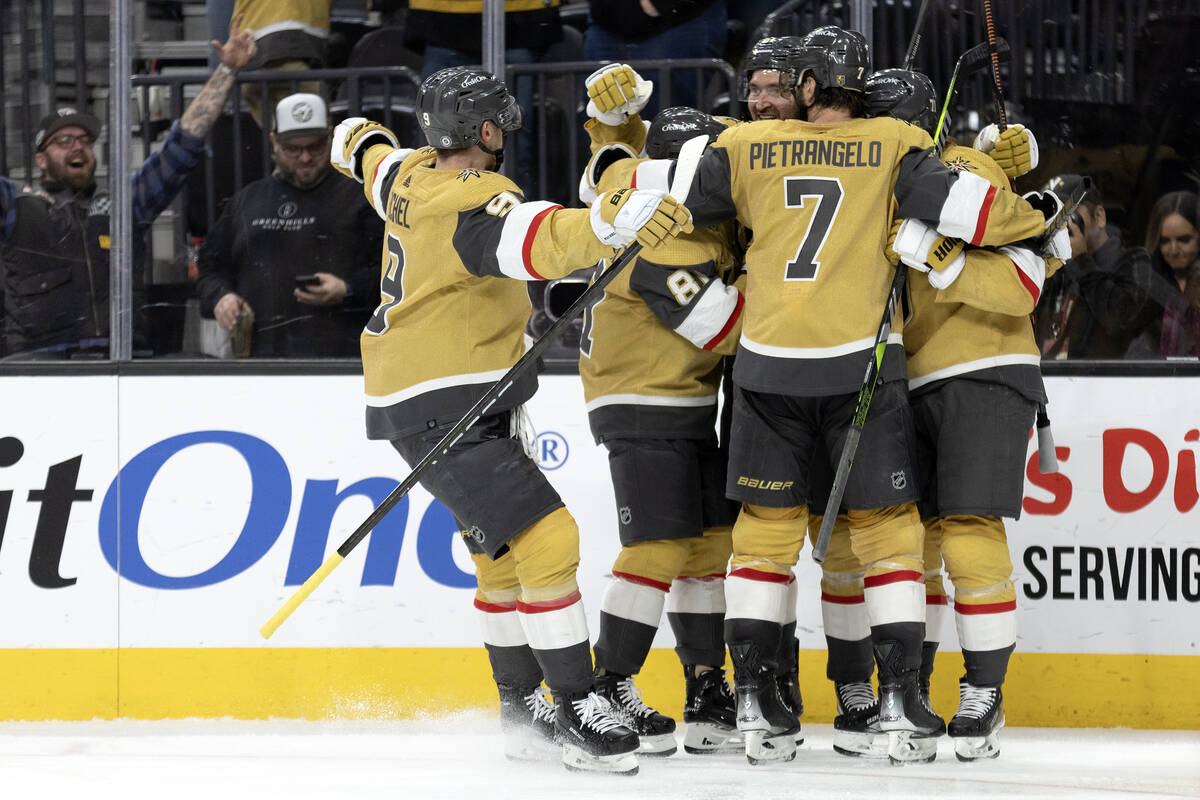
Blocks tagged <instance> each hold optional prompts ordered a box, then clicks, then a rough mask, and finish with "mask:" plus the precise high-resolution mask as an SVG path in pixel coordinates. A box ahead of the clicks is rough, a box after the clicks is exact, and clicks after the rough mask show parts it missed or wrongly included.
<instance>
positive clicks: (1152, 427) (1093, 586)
mask: <svg viewBox="0 0 1200 800" xmlns="http://www.w3.org/2000/svg"><path fill="white" fill-rule="evenodd" d="M1047 384H1048V389H1049V392H1050V395H1051V398H1052V404H1051V406H1050V414H1051V417H1052V419H1053V421H1054V434H1055V438H1056V440H1057V445H1058V455H1059V459H1060V462H1061V472H1060V473H1058V474H1056V475H1042V474H1041V473H1039V472H1038V471H1037V469H1036V455H1035V454H1034V453H1033V445H1032V444H1031V445H1030V466H1029V469H1028V471H1027V482H1026V497H1025V502H1024V514H1023V516H1022V518H1021V520H1020V521H1019V522H1017V523H1014V524H1012V525H1010V529H1009V530H1010V542H1011V549H1012V553H1013V561H1014V567H1015V573H1014V581H1015V582H1016V584H1017V597H1018V612H1017V613H1018V631H1019V641H1018V652H1017V654H1016V655H1015V656H1014V660H1013V665H1012V669H1011V671H1010V678H1009V683H1008V685H1007V687H1006V699H1007V704H1008V718H1009V722H1010V724H1014V725H1079V726H1108V725H1120V726H1129V727H1147V728H1154V727H1161V728H1194V727H1196V726H1197V720H1198V719H1200V688H1198V687H1197V683H1196V681H1195V679H1194V678H1195V675H1196V674H1197V668H1198V667H1200V660H1197V657H1198V655H1200V649H1198V639H1200V613H1198V612H1200V606H1198V605H1197V603H1198V601H1200V536H1198V535H1197V532H1198V531H1200V509H1198V507H1197V506H1198V505H1200V504H1198V503H1197V499H1198V496H1200V495H1198V486H1200V484H1198V480H1197V468H1196V454H1197V452H1200V441H1198V440H1200V402H1197V401H1198V400H1200V380H1198V379H1194V378H1192V379H1189V378H1149V377H1147V378H1099V377H1088V378H1049V379H1047ZM361 385H362V378H361V376H356V375H319V376H312V375H303V376H302V375H269V376H268V375H257V376H236V377H235V376H178V375H173V376H122V377H120V378H118V377H116V376H114V375H94V376H86V377H78V376H72V377H52V376H28V375H26V376H21V377H15V376H5V377H2V378H0V393H2V394H0V396H2V397H3V398H4V400H3V410H4V414H3V418H2V422H0V598H2V603H3V608H4V609H5V612H6V613H5V623H4V625H3V626H0V651H2V652H0V676H2V677H3V679H4V685H5V686H6V687H9V691H7V692H5V693H4V696H3V697H2V698H0V719H31V720H40V719H90V718H93V717H98V718H111V717H138V718H162V717H192V716H197V717H208V716H215V717H222V716H231V717H237V718H263V717H271V716H282V717H306V718H354V717H372V718H375V717H408V716H414V715H420V714H423V713H436V712H440V711H443V710H447V709H453V708H466V707H472V706H481V705H482V706H486V705H491V704H493V703H494V691H495V690H494V687H492V686H491V685H490V680H489V679H488V676H489V669H488V665H487V661H486V657H485V656H484V654H483V651H482V649H481V648H479V647H478V641H479V632H478V623H477V620H476V619H475V617H474V614H473V611H472V608H471V602H470V601H471V597H472V593H473V586H474V581H473V579H472V577H471V574H470V562H469V559H468V558H467V556H466V551H465V548H463V547H462V545H461V542H459V541H458V538H457V536H456V535H455V533H454V527H455V526H454V523H453V520H452V519H451V517H450V515H449V514H448V512H446V510H445V509H444V508H443V507H442V506H441V505H440V504H438V503H435V502H433V501H432V500H431V498H430V497H429V495H428V494H426V493H425V492H424V491H423V490H421V489H417V490H414V491H413V492H412V494H411V495H410V496H409V497H408V498H407V499H406V500H404V501H402V502H401V503H400V504H399V505H398V506H397V507H396V509H395V510H394V511H393V512H392V513H391V514H390V515H389V516H388V517H387V518H386V519H385V520H384V522H383V523H381V524H380V526H379V527H378V528H377V529H376V531H375V532H374V533H373V534H372V535H371V536H370V537H368V539H366V540H365V541H364V542H363V543H362V544H361V545H360V546H359V547H358V548H357V549H356V550H355V551H354V552H353V553H352V554H351V555H350V556H349V557H348V558H347V559H346V561H345V562H344V563H343V564H342V565H341V566H340V567H338V568H337V569H336V570H334V571H333V573H332V574H331V575H330V576H329V577H328V578H327V579H326V580H325V581H324V582H323V583H322V584H321V585H320V586H319V587H318V589H317V590H316V592H315V593H314V594H313V596H312V597H310V598H309V599H308V600H307V601H305V602H304V603H303V604H302V605H301V606H300V607H299V609H298V610H297V611H296V612H295V614H293V615H292V617H291V618H290V619H289V620H288V621H287V622H285V623H284V624H283V626H282V627H281V628H280V629H279V631H278V632H277V633H276V634H275V635H274V636H273V637H272V639H271V640H269V641H264V640H263V639H262V638H261V637H260V636H259V634H258V628H259V627H260V626H261V625H262V623H263V622H265V621H266V619H267V618H268V617H270V616H271V614H273V613H274V612H275V611H276V610H277V609H278V608H279V606H280V605H281V604H282V603H283V602H284V601H285V600H286V599H287V598H288V597H289V596H290V595H291V593H292V592H293V591H294V590H295V588H296V587H297V586H298V585H299V584H300V583H302V582H303V580H304V579H305V578H306V577H307V576H308V575H309V574H311V573H312V571H313V570H315V569H316V568H317V567H318V566H319V565H320V564H321V562H322V561H323V559H324V558H325V555H326V554H327V553H329V552H331V551H332V550H333V549H334V548H335V547H337V545H339V544H340V543H341V542H342V541H343V540H344V539H345V538H346V537H347V536H348V535H349V533H350V532H351V531H352V530H353V529H354V528H355V527H356V526H357V525H358V523H359V522H361V521H362V519H363V518H365V517H366V516H367V514H369V513H370V511H371V509H372V508H373V506H374V504H376V503H378V502H379V501H381V500H382V499H383V497H384V496H386V494H387V493H388V492H389V491H390V490H391V489H392V488H393V487H394V486H395V485H396V484H397V482H398V481H399V480H400V479H402V478H403V477H404V475H405V474H407V468H406V466H405V465H404V464H403V462H401V461H400V460H399V458H398V456H396V454H395V452H394V451H393V450H392V449H391V447H390V446H388V445H387V444H386V443H381V442H368V441H367V440H366V439H365V438H364V434H363V423H362V398H361ZM530 412H531V415H532V418H533V423H534V427H535V429H536V431H537V434H538V435H537V440H536V442H535V446H536V450H537V455H538V459H539V463H540V464H541V465H542V468H543V469H544V470H545V471H546V474H547V476H548V477H549V478H550V480H551V481H552V482H553V483H554V484H555V486H557V487H558V489H559V491H560V492H561V494H562V495H563V498H564V500H565V501H566V503H567V506H568V508H570V509H571V511H572V513H573V514H574V516H575V518H576V519H577V520H578V521H579V523H580V528H581V533H582V536H581V539H582V545H581V546H582V562H581V567H580V582H581V587H582V591H583V596H584V599H585V603H586V605H587V607H588V611H589V621H590V624H591V626H592V630H593V633H594V632H595V630H596V625H597V622H598V611H599V599H600V597H601V595H602V593H603V591H604V587H605V582H606V580H607V579H608V578H607V575H608V570H609V567H610V566H611V563H612V559H613V557H614V556H615V554H616V551H617V542H616V536H615V528H616V512H615V509H614V507H613V500H612V491H611V487H610V485H609V479H608V472H607V461H606V457H605V453H604V451H603V449H602V448H597V447H596V446H595V445H594V444H593V443H592V440H591V436H590V433H589V432H588V429H587V421H586V417H585V414H584V410H583V399H582V391H581V389H580V386H579V380H578V378H577V377H575V376H544V377H543V378H542V388H541V391H540V392H539V394H538V396H537V397H536V398H535V400H534V401H533V402H532V403H531V404H530ZM797 574H798V579H799V581H800V586H801V593H800V603H799V608H798V621H799V626H798V628H799V630H798V635H799V636H800V640H801V647H802V648H803V650H804V652H803V653H802V659H801V662H802V663H801V670H802V675H801V679H802V686H803V688H804V690H805V704H806V709H807V716H808V718H809V719H811V720H813V721H828V720H830V719H832V715H833V703H832V691H831V688H830V686H829V684H828V682H827V681H826V680H825V677H824V639H823V635H822V631H821V622H820V609H819V604H818V602H817V600H818V597H819V590H818V588H817V581H818V575H819V572H818V570H817V569H816V567H815V566H814V565H813V564H812V562H811V560H810V559H809V557H808V553H807V551H805V553H804V554H802V556H801V562H800V564H799V565H798V568H797ZM664 627H665V626H664ZM942 641H943V645H942V654H941V655H940V656H939V661H938V669H937V671H936V672H935V675H934V691H935V705H936V706H938V707H939V708H940V709H942V710H945V709H949V708H953V705H954V702H955V698H956V689H955V686H956V680H957V677H958V674H959V672H960V657H959V655H958V653H957V652H955V648H956V647H957V645H956V639H955V636H954V632H953V629H952V625H949V624H948V626H947V629H946V630H945V631H943V636H942ZM672 645H673V642H672V640H671V637H670V634H669V632H666V633H660V635H659V638H658V639H657V640H656V642H655V646H656V648H658V649H656V650H655V652H654V653H653V654H652V656H651V660H650V662H649V664H648V665H647V668H646V670H645V671H644V673H643V676H642V678H641V679H640V680H639V683H641V684H642V685H643V686H644V688H645V689H646V694H647V699H648V700H649V701H650V702H652V703H657V704H660V705H661V706H662V707H663V708H664V710H667V711H672V710H674V711H676V712H677V711H678V710H679V707H680V706H681V703H682V681H681V680H680V679H679V677H680V673H679V666H678V663H677V661H676V660H675V657H674V654H673V652H672V651H671V650H670V648H671V646H672Z"/></svg>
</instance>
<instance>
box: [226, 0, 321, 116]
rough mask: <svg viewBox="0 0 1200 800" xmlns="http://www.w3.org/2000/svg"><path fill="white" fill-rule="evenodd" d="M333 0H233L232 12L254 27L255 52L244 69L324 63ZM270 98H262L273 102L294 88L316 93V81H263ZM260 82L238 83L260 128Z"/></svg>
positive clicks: (299, 67) (311, 66) (293, 67)
mask: <svg viewBox="0 0 1200 800" xmlns="http://www.w3.org/2000/svg"><path fill="white" fill-rule="evenodd" d="M332 5H333V0H236V2H235V3H234V7H233V15H234V16H235V17H236V16H238V15H239V14H240V15H242V16H244V18H245V22H246V24H247V25H249V26H250V27H251V28H253V29H254V30H255V35H254V38H255V41H256V42H257V44H258V55H257V56H255V58H254V60H253V61H251V62H250V63H249V64H247V65H246V69H274V70H302V69H319V68H321V67H323V66H325V55H326V51H327V50H328V46H329V9H330V7H331V6H332ZM266 86H267V89H268V91H269V92H270V97H269V98H268V99H267V100H266V101H265V102H269V103H270V104H271V105H272V106H274V105H276V104H277V103H278V102H279V101H280V100H281V99H282V98H283V97H284V95H288V94H291V93H292V92H294V91H299V92H316V91H318V90H319V89H320V83H319V82H317V81H300V82H298V83H297V84H296V88H295V89H293V88H291V86H290V85H289V84H288V82H286V81H280V82H273V83H268V84H266ZM262 87H263V85H262V84H259V83H247V84H243V85H242V97H243V98H244V99H245V101H246V105H247V106H249V110H250V115H251V116H252V117H254V121H255V122H257V123H258V126H259V127H260V128H261V127H262V124H263V118H262V109H263V103H264V100H263V96H262V93H263V92H262Z"/></svg>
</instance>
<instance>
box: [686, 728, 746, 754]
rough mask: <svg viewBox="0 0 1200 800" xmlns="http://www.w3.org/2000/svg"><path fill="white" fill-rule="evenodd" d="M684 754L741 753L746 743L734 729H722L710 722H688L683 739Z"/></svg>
mask: <svg viewBox="0 0 1200 800" xmlns="http://www.w3.org/2000/svg"><path fill="white" fill-rule="evenodd" d="M683 749H684V752H687V753H692V754H694V755H719V754H723V753H742V752H745V750H746V741H745V739H743V738H742V735H741V733H739V732H738V730H737V729H736V728H722V727H721V726H719V725H715V724H713V723H711V722H690V723H688V726H687V733H686V734H685V735H684V737H683Z"/></svg>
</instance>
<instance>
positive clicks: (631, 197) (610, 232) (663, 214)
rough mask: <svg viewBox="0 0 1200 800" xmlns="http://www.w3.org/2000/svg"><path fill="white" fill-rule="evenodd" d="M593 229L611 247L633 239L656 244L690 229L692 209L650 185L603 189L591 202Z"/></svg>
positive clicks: (688, 231)
mask: <svg viewBox="0 0 1200 800" xmlns="http://www.w3.org/2000/svg"><path fill="white" fill-rule="evenodd" d="M591 222H592V231H593V232H594V233H595V234H596V238H597V239H599V240H600V241H601V242H603V243H604V244H606V245H609V246H610V247H623V246H624V245H627V244H629V243H630V242H632V241H633V240H634V239H637V240H638V241H639V242H641V243H642V246H643V247H655V246H657V245H659V244H662V243H663V242H665V241H666V240H667V239H670V238H671V237H673V236H675V235H677V234H679V233H680V232H683V233H690V232H691V231H692V212H690V211H688V210H687V207H686V206H684V205H683V204H682V203H680V202H679V201H678V200H676V199H675V198H674V197H671V195H669V194H664V193H662V192H657V191H653V190H650V189H618V190H616V191H614V192H605V193H604V194H602V195H600V196H599V197H597V198H596V200H595V201H594V202H593V203H592V211H591Z"/></svg>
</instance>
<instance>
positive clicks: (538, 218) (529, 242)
mask: <svg viewBox="0 0 1200 800" xmlns="http://www.w3.org/2000/svg"><path fill="white" fill-rule="evenodd" d="M556 208H562V206H560V205H558V204H557V203H548V202H546V201H545V200H532V201H529V202H527V203H520V204H518V205H517V206H516V207H514V208H513V210H512V211H509V212H508V214H507V215H506V216H505V217H504V227H503V228H502V229H501V231H500V243H499V244H498V245H497V246H496V263H497V264H498V265H499V266H500V271H501V272H502V273H504V275H505V276H506V277H509V278H515V279H517V280H519V281H541V280H545V278H543V277H542V276H541V275H539V274H538V273H537V272H535V271H534V269H533V263H532V260H531V255H532V252H533V240H534V237H535V236H537V230H538V227H539V226H540V225H541V224H542V220H543V219H545V217H546V215H547V214H549V213H550V212H551V211H553V210H554V209H556Z"/></svg>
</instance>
